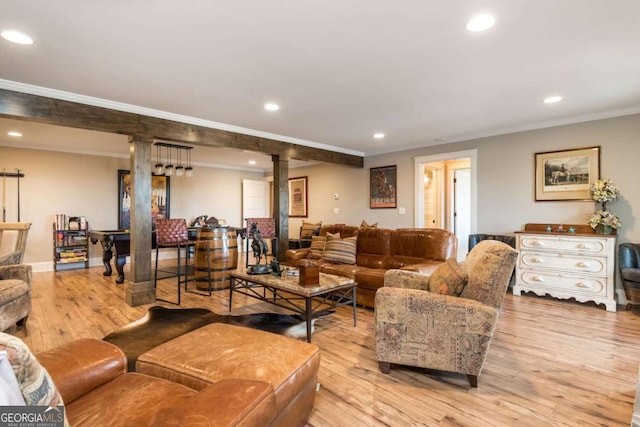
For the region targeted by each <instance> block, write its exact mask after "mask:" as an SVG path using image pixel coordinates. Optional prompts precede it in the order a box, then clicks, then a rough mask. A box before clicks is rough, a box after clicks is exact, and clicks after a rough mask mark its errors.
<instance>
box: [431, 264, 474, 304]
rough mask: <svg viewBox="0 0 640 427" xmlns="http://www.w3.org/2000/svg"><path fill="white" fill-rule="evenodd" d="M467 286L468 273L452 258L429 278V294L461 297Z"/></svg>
mask: <svg viewBox="0 0 640 427" xmlns="http://www.w3.org/2000/svg"><path fill="white" fill-rule="evenodd" d="M466 284H467V273H466V272H465V271H464V270H463V269H462V267H460V264H458V262H457V261H456V260H455V259H454V258H451V259H449V260H447V261H446V262H443V263H442V264H440V266H439V267H438V268H437V269H436V270H435V271H434V272H433V273H432V274H431V276H430V277H429V292H432V293H434V294H442V295H453V296H456V297H459V296H460V294H461V293H462V290H463V289H464V287H465V286H466Z"/></svg>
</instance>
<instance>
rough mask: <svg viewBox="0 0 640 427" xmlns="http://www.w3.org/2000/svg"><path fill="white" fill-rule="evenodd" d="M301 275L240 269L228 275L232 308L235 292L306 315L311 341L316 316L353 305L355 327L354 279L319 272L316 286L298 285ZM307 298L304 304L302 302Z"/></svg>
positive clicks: (308, 339) (308, 338) (308, 340)
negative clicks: (275, 274) (257, 272)
mask: <svg viewBox="0 0 640 427" xmlns="http://www.w3.org/2000/svg"><path fill="white" fill-rule="evenodd" d="M298 279H299V278H298V276H285V275H283V276H282V277H277V276H274V275H271V274H248V273H247V272H246V271H244V270H237V271H234V272H232V273H230V275H229V311H231V305H232V303H233V293H234V292H236V293H238V294H241V295H246V296H248V297H251V298H255V299H258V300H260V301H265V302H268V303H270V304H273V305H277V306H278V307H282V308H285V309H287V310H291V311H293V312H295V313H298V314H301V315H303V316H304V318H305V320H306V323H307V342H311V320H312V319H313V315H314V314H316V313H318V312H320V311H322V310H325V309H327V308H336V307H341V306H344V305H349V304H351V305H352V306H353V326H356V287H357V283H356V282H355V280H353V279H350V278H348V277H341V276H335V275H333V274H325V273H320V283H319V284H318V285H317V286H314V287H304V286H301V285H299V284H298ZM301 301H304V305H302V304H300V302H301Z"/></svg>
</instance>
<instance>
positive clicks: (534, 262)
mask: <svg viewBox="0 0 640 427" xmlns="http://www.w3.org/2000/svg"><path fill="white" fill-rule="evenodd" d="M518 262H519V267H520V268H522V269H534V270H540V269H545V270H546V269H553V270H563V271H566V272H569V273H589V274H602V275H604V274H606V273H607V259H606V258H601V257H587V256H582V255H566V254H559V253H553V252H529V251H522V252H520V259H519V261H518Z"/></svg>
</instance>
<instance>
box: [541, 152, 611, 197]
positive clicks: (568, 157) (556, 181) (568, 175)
mask: <svg viewBox="0 0 640 427" xmlns="http://www.w3.org/2000/svg"><path fill="white" fill-rule="evenodd" d="M535 157H536V176H535V182H536V186H535V187H536V190H535V191H536V195H535V196H536V201H548V200H591V197H590V195H589V188H590V187H591V184H593V183H594V181H596V180H598V179H600V146H597V147H586V148H578V149H573V150H563V151H547V152H544V153H536V155H535Z"/></svg>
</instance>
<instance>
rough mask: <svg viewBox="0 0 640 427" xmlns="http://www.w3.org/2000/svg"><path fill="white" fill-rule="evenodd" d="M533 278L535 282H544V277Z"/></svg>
mask: <svg viewBox="0 0 640 427" xmlns="http://www.w3.org/2000/svg"><path fill="white" fill-rule="evenodd" d="M531 280H533V281H534V282H544V277H540V276H533V277H532V278H531Z"/></svg>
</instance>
